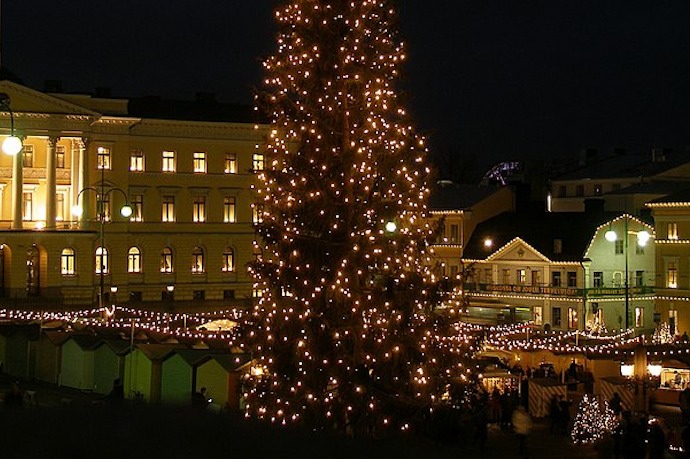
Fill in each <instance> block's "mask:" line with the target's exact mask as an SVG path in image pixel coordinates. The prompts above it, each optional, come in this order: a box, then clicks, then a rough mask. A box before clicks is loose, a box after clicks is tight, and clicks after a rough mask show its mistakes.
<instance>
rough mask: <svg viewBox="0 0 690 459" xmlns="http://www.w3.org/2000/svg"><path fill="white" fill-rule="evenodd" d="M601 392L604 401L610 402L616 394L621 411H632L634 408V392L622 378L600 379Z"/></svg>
mask: <svg viewBox="0 0 690 459" xmlns="http://www.w3.org/2000/svg"><path fill="white" fill-rule="evenodd" d="M601 392H602V395H603V397H604V399H605V400H607V401H610V400H611V399H612V398H613V393H614V392H618V395H619V396H620V398H621V405H622V406H623V410H627V411H633V407H634V406H635V392H634V389H633V388H632V387H631V386H630V382H629V381H628V380H627V379H626V378H624V377H622V376H609V377H606V378H601Z"/></svg>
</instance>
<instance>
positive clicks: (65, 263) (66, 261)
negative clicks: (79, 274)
mask: <svg viewBox="0 0 690 459" xmlns="http://www.w3.org/2000/svg"><path fill="white" fill-rule="evenodd" d="M76 261H77V260H76V257H75V256H74V249H72V248H69V247H67V248H65V249H62V255H61V256H60V273H61V274H62V275H63V276H71V275H73V274H74V273H75V272H76Z"/></svg>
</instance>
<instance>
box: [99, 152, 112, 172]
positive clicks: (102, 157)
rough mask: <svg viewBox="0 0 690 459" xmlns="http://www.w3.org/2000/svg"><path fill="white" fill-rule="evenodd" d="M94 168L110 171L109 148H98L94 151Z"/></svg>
mask: <svg viewBox="0 0 690 459" xmlns="http://www.w3.org/2000/svg"><path fill="white" fill-rule="evenodd" d="M96 168H97V169H105V170H110V168H111V167H110V148H107V147H98V148H97V149H96Z"/></svg>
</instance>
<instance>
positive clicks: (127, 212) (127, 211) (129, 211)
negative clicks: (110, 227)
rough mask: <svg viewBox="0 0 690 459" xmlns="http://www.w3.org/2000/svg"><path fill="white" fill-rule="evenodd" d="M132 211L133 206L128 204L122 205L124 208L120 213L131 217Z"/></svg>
mask: <svg viewBox="0 0 690 459" xmlns="http://www.w3.org/2000/svg"><path fill="white" fill-rule="evenodd" d="M132 212H133V211H132V207H131V206H128V205H125V206H122V209H120V215H122V216H123V217H125V218H129V217H131V216H132Z"/></svg>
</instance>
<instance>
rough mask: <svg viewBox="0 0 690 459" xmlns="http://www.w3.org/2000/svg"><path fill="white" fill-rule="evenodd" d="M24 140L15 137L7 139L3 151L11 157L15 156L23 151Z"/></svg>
mask: <svg viewBox="0 0 690 459" xmlns="http://www.w3.org/2000/svg"><path fill="white" fill-rule="evenodd" d="M22 147H23V145H22V140H21V139H20V138H19V137H17V136H14V135H10V136H7V137H5V140H3V141H2V151H4V152H5V153H6V154H8V155H10V156H15V155H16V154H17V153H19V152H20V151H22Z"/></svg>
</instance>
